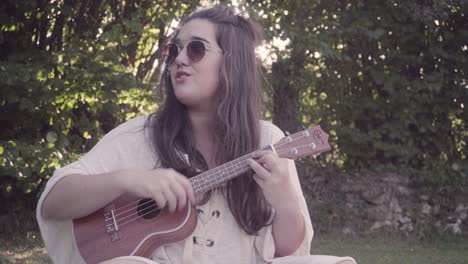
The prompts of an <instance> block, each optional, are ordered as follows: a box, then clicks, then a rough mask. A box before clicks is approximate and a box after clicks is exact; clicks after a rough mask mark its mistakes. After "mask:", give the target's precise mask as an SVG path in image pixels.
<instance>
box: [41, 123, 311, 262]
mask: <svg viewBox="0 0 468 264" xmlns="http://www.w3.org/2000/svg"><path fill="white" fill-rule="evenodd" d="M147 118H148V116H140V117H137V118H134V119H132V120H129V121H127V122H126V123H124V124H122V125H120V126H118V127H117V128H115V129H114V130H112V131H111V132H109V133H108V134H107V135H105V136H104V137H103V138H102V139H101V140H100V141H99V142H98V143H97V144H96V146H94V147H93V148H92V149H91V150H90V151H89V152H88V153H87V154H85V155H84V156H83V157H82V158H80V159H79V160H78V161H75V162H73V163H71V164H69V165H67V166H64V167H62V168H60V169H58V170H56V171H55V173H54V175H53V177H52V178H51V179H50V180H49V182H48V183H47V186H46V188H45V190H44V192H43V193H42V195H41V197H40V200H39V203H38V207H37V212H36V214H37V221H38V223H39V227H40V229H41V234H42V238H43V240H44V243H45V246H46V247H47V249H48V252H49V255H50V257H51V259H52V260H53V261H54V263H84V261H83V259H82V258H81V256H80V254H79V252H78V249H77V246H76V244H75V241H74V237H73V232H72V222H71V221H70V220H66V221H58V220H50V219H44V218H43V217H42V215H41V213H40V212H41V207H42V203H43V201H44V199H45V197H46V196H47V194H48V193H49V192H50V190H51V189H52V188H53V187H54V186H55V184H56V183H57V182H58V181H59V180H61V179H62V178H64V177H68V176H69V175H73V174H101V173H108V172H112V171H116V170H122V169H128V168H134V167H139V168H142V169H148V170H151V169H153V168H154V166H155V164H156V162H157V157H156V155H155V153H154V152H153V151H152V150H151V147H152V146H151V144H150V143H149V136H148V135H149V134H148V131H147V129H144V124H145V121H146V119H147ZM283 136H284V134H283V132H281V130H280V129H279V128H278V127H276V126H275V125H273V124H272V123H270V122H267V121H261V144H260V145H261V146H266V145H268V144H271V143H276V142H277V141H278V140H279V139H281V138H282V137H283ZM289 174H290V176H291V177H292V180H293V182H294V186H295V188H296V191H297V195H298V196H299V198H300V199H299V200H300V207H301V210H302V214H303V217H304V222H305V234H304V240H303V241H302V243H301V244H300V246H299V248H298V249H297V250H296V252H295V253H294V255H309V251H310V243H311V241H312V236H313V229H312V224H311V220H310V217H309V212H308V209H307V205H306V202H305V199H304V196H303V194H302V190H301V188H300V184H299V179H298V176H297V171H296V167H295V165H294V162H293V161H289ZM82 199H87V198H86V197H83V198H82ZM197 214H198V222H197V226H196V228H195V231H194V232H193V234H192V235H191V236H190V237H188V238H187V239H185V240H183V241H180V242H177V243H171V244H167V245H164V246H161V247H160V248H158V249H157V250H155V252H154V253H153V257H152V259H153V260H154V261H155V262H157V263H159V264H166V263H168V264H169V263H172V264H179V263H183V264H202V263H203V264H210V263H213V264H214V263H216V264H220V263H246V264H248V263H252V264H254V263H269V262H271V261H272V260H273V259H274V251H275V244H274V241H273V236H272V227H271V225H270V226H266V227H263V228H262V229H261V230H260V231H259V233H258V235H257V236H250V235H247V234H246V233H245V232H244V230H243V229H242V228H241V227H240V226H239V225H238V224H237V223H236V221H235V219H234V217H233V215H232V214H231V212H230V210H229V208H228V205H227V201H226V199H225V196H224V194H223V191H221V190H218V191H216V192H214V195H213V196H212V197H211V199H210V200H209V201H208V202H207V203H205V204H203V205H200V206H197Z"/></svg>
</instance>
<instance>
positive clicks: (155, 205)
mask: <svg viewBox="0 0 468 264" xmlns="http://www.w3.org/2000/svg"><path fill="white" fill-rule="evenodd" d="M296 148H297V149H301V148H309V145H302V146H298V147H296ZM287 151H289V150H288V149H284V150H278V151H277V152H278V153H284V152H287ZM152 201H153V200H149V201H147V202H144V203H143V204H142V205H145V204H148V203H149V202H152ZM134 203H136V202H133V204H134ZM130 204H132V203H130ZM127 206H128V204H127V205H125V206H123V207H120V208H124V207H127ZM154 207H156V208H154ZM120 208H119V209H120ZM135 208H137V207H133V208H132V209H135ZM132 209H130V210H127V211H126V212H128V211H131V210H132ZM150 209H151V210H150ZM161 209H163V207H158V206H157V204H156V203H154V204H153V205H151V206H149V207H147V208H145V209H144V211H146V212H145V213H143V214H141V215H138V212H135V213H133V214H130V215H127V216H124V217H122V218H120V219H117V215H116V222H117V223H118V222H121V221H123V220H124V219H126V218H129V217H132V216H135V217H134V218H132V219H130V220H128V221H126V222H124V223H122V224H118V226H119V227H122V226H124V225H126V224H128V223H130V222H133V221H135V220H137V219H140V218H141V217H144V216H146V215H148V214H150V213H154V212H156V211H158V210H161ZM122 214H123V213H120V214H119V215H122Z"/></svg>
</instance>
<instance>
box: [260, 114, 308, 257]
mask: <svg viewBox="0 0 468 264" xmlns="http://www.w3.org/2000/svg"><path fill="white" fill-rule="evenodd" d="M267 124H268V126H267V127H268V128H267V129H264V130H263V133H262V136H265V137H266V138H268V139H270V140H269V142H267V144H270V143H276V142H277V141H279V140H280V139H281V138H282V137H284V133H283V132H282V131H281V130H280V129H279V128H278V127H276V126H275V125H273V124H271V123H267ZM263 134H264V135H263ZM288 170H289V175H290V177H292V180H293V183H294V187H295V189H296V191H297V195H298V196H299V200H300V207H301V212H302V216H303V218H304V224H305V234H304V239H303V240H302V242H301V244H300V245H299V247H298V248H297V249H296V251H295V252H294V253H293V254H292V255H293V256H308V255H309V254H310V244H311V242H312V238H313V235H314V230H313V228H312V221H311V219H310V215H309V210H308V208H307V203H306V201H305V198H304V195H303V193H302V189H301V185H300V182H299V177H298V175H297V169H296V165H295V163H294V161H293V160H289V161H288ZM255 246H256V248H257V251H258V252H259V254H260V256H261V257H262V260H263V261H265V262H271V261H273V259H274V253H275V242H274V240H273V233H272V226H271V225H269V226H267V227H264V228H263V229H262V230H261V231H260V234H259V236H258V237H257V239H256V241H255Z"/></svg>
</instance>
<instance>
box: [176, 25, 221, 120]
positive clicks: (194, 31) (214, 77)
mask: <svg viewBox="0 0 468 264" xmlns="http://www.w3.org/2000/svg"><path fill="white" fill-rule="evenodd" d="M192 40H200V41H202V42H203V43H204V44H205V47H206V50H205V55H204V56H203V58H202V59H201V60H200V61H192V60H191V59H190V58H189V56H188V55H187V45H188V44H189V43H190V41H192ZM174 42H175V43H177V45H178V46H179V47H180V50H179V55H178V56H177V57H176V58H175V60H174V62H173V63H172V65H171V69H170V74H171V82H172V86H173V88H174V93H175V95H176V97H177V99H178V100H179V101H180V102H181V103H182V104H184V105H186V106H187V107H188V109H189V110H197V111H199V110H205V111H206V110H208V111H209V110H211V109H212V106H213V100H212V99H213V97H214V95H215V94H216V90H217V88H218V86H219V69H220V66H221V63H222V59H223V54H222V52H221V48H220V47H219V46H218V44H217V42H216V26H215V24H213V23H212V22H210V21H208V20H205V19H194V20H191V21H189V22H188V23H186V24H185V25H183V26H182V28H180V30H179V33H178V35H177V37H176V39H175V40H174Z"/></svg>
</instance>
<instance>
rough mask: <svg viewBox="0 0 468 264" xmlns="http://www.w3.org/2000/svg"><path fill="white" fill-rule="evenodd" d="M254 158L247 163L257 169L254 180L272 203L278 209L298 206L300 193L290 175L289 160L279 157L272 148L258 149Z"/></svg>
mask: <svg viewBox="0 0 468 264" xmlns="http://www.w3.org/2000/svg"><path fill="white" fill-rule="evenodd" d="M253 158H254V159H249V160H247V163H248V164H249V166H250V167H251V168H252V169H253V170H254V171H255V174H254V180H255V181H256V182H257V184H258V185H259V186H260V188H261V189H262V191H263V195H264V196H265V199H266V200H267V201H268V202H269V203H270V205H271V206H272V207H273V208H274V209H275V210H277V211H278V210H282V209H286V208H289V209H291V207H296V206H297V205H298V204H299V201H298V195H297V193H296V190H295V189H294V186H293V183H292V181H291V177H290V175H289V170H288V160H287V159H283V158H279V157H278V155H276V153H274V152H273V151H271V150H260V151H257V152H255V153H254V155H253ZM291 205H293V206H291Z"/></svg>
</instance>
